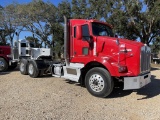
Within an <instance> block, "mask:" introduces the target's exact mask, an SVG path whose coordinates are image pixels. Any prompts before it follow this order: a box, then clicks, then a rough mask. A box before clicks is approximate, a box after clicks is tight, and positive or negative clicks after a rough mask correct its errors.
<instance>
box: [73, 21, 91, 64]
mask: <svg viewBox="0 0 160 120" xmlns="http://www.w3.org/2000/svg"><path fill="white" fill-rule="evenodd" d="M76 27H77V26H75V27H73V28H72V30H73V31H74V32H72V33H73V34H74V35H73V48H72V49H73V51H72V54H73V56H72V59H71V62H79V63H82V62H83V61H86V60H87V59H89V56H90V45H89V42H88V41H87V40H88V39H90V33H89V26H88V24H84V25H82V36H83V37H82V38H81V39H77V37H76V30H77V28H76Z"/></svg>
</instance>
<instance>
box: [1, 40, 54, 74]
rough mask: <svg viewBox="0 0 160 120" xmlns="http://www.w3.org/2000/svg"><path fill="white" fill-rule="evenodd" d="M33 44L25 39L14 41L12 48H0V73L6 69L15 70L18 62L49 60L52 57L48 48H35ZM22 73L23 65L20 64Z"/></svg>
mask: <svg viewBox="0 0 160 120" xmlns="http://www.w3.org/2000/svg"><path fill="white" fill-rule="evenodd" d="M34 46H35V45H34V43H33V42H30V41H28V40H26V39H22V40H16V41H14V43H13V47H10V46H0V71H6V70H8V68H12V69H13V68H16V67H17V64H18V63H19V62H21V63H22V61H27V60H28V59H39V58H40V57H41V58H42V57H43V58H44V57H45V58H50V59H51V56H52V53H51V50H50V49H49V48H35V47H34ZM20 69H21V71H22V69H23V65H22V64H20Z"/></svg>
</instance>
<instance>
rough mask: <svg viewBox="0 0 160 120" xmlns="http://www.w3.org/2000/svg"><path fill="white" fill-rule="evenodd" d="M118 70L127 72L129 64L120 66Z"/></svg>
mask: <svg viewBox="0 0 160 120" xmlns="http://www.w3.org/2000/svg"><path fill="white" fill-rule="evenodd" d="M118 71H119V72H120V73H123V72H127V71H128V69H127V66H119V69H118Z"/></svg>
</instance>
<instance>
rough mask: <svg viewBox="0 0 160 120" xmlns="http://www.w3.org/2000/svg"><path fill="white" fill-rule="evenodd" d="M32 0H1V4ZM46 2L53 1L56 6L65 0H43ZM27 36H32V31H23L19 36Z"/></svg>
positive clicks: (20, 37)
mask: <svg viewBox="0 0 160 120" xmlns="http://www.w3.org/2000/svg"><path fill="white" fill-rule="evenodd" d="M31 1H32V0H0V5H1V6H3V7H5V6H6V5H9V4H11V3H14V2H16V3H20V4H24V3H29V2H31ZM43 1H44V2H47V1H50V2H51V3H53V4H54V5H55V6H57V5H58V3H60V2H61V1H63V0H43ZM27 36H32V33H30V32H26V31H25V32H21V33H20V36H19V39H20V40H21V39H25V37H27ZM16 39H17V37H16V36H15V38H14V40H16Z"/></svg>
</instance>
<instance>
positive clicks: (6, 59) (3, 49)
mask: <svg viewBox="0 0 160 120" xmlns="http://www.w3.org/2000/svg"><path fill="white" fill-rule="evenodd" d="M16 67H17V61H14V60H13V59H12V48H11V47H10V46H0V72H2V71H6V70H8V68H11V69H14V68H16Z"/></svg>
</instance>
